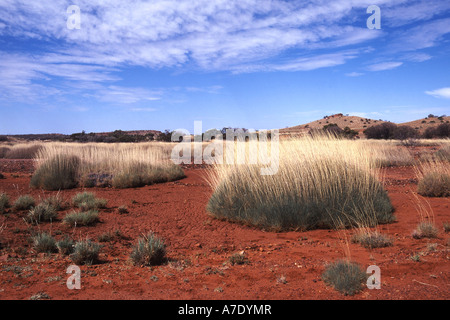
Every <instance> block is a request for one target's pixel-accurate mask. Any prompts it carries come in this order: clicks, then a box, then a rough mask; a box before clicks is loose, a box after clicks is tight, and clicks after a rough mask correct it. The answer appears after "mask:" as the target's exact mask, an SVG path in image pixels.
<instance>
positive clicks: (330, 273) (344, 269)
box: [322, 260, 367, 295]
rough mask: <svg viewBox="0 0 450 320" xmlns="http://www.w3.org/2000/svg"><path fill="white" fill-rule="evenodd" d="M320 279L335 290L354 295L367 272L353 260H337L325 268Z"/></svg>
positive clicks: (364, 279)
mask: <svg viewBox="0 0 450 320" xmlns="http://www.w3.org/2000/svg"><path fill="white" fill-rule="evenodd" d="M322 279H323V281H324V282H325V283H326V284H328V285H330V286H332V287H334V289H336V290H337V291H339V292H341V293H343V294H345V295H354V294H355V293H358V292H359V291H361V289H362V287H363V283H364V282H365V281H366V280H367V274H366V273H365V272H364V271H363V270H362V269H361V267H360V266H359V265H358V264H356V263H354V262H350V261H347V260H338V261H336V262H334V263H332V264H330V265H328V266H327V267H326V268H325V271H324V273H323V274H322Z"/></svg>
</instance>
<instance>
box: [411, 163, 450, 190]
mask: <svg viewBox="0 0 450 320" xmlns="http://www.w3.org/2000/svg"><path fill="white" fill-rule="evenodd" d="M417 176H418V178H419V183H418V185H417V192H418V193H419V194H420V195H422V196H427V197H448V196H450V165H449V164H448V163H447V162H446V161H429V162H425V163H422V164H421V165H420V167H419V168H417Z"/></svg>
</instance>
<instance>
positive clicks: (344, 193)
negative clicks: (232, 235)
mask: <svg viewBox="0 0 450 320" xmlns="http://www.w3.org/2000/svg"><path fill="white" fill-rule="evenodd" d="M240 143H243V142H240ZM237 144H239V143H237ZM371 149H372V148H370V146H368V145H367V144H365V143H361V142H356V141H350V140H339V139H336V138H333V137H330V136H324V137H321V138H314V139H313V138H311V137H304V138H302V139H296V140H288V141H281V142H280V148H279V154H280V156H279V170H278V172H277V173H276V174H274V175H261V174H260V170H259V169H260V166H258V165H252V164H248V163H246V164H240V165H238V164H231V165H230V164H227V165H215V166H214V169H213V170H212V171H211V172H210V176H209V182H210V184H211V186H212V188H213V190H214V193H213V195H212V197H211V199H210V201H209V203H208V210H209V211H210V212H211V213H212V214H213V215H214V216H216V217H218V218H222V219H228V220H232V221H239V222H243V223H247V224H250V225H254V226H259V227H263V228H268V229H275V230H285V229H314V228H320V227H325V228H333V227H336V222H337V221H339V224H342V225H345V226H348V225H364V226H374V225H376V224H378V223H386V222H390V221H391V220H392V218H393V217H392V206H391V204H390V201H389V198H388V197H387V193H386V191H385V190H384V189H383V188H382V185H381V183H380V181H379V180H381V179H382V177H381V174H380V171H379V170H378V168H377V166H376V162H375V161H373V159H372V152H371Z"/></svg>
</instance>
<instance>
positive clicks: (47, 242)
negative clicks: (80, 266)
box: [32, 232, 58, 253]
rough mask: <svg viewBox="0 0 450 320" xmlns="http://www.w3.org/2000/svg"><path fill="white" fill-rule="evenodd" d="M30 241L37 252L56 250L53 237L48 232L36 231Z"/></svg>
mask: <svg viewBox="0 0 450 320" xmlns="http://www.w3.org/2000/svg"><path fill="white" fill-rule="evenodd" d="M32 241H33V247H34V249H35V250H36V251H37V252H46V253H53V252H56V251H57V250H58V248H57V247H56V241H55V239H54V238H53V237H52V236H51V235H49V234H48V233H45V232H42V233H38V234H36V235H34V236H33V237H32Z"/></svg>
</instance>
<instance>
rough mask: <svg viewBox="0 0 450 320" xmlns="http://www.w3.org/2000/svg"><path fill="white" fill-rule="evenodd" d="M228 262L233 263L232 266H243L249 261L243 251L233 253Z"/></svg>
mask: <svg viewBox="0 0 450 320" xmlns="http://www.w3.org/2000/svg"><path fill="white" fill-rule="evenodd" d="M228 261H229V262H230V263H231V265H235V264H237V265H241V264H247V263H248V259H247V257H246V255H245V253H244V252H243V251H241V252H236V253H233V254H232V255H231V256H230V258H229V259H228Z"/></svg>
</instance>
